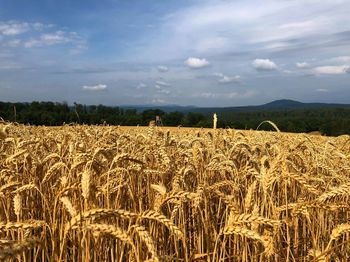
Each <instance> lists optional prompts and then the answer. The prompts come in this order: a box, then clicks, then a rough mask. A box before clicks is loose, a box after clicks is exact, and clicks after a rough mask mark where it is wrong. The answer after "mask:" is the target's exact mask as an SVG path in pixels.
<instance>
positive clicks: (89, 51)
mask: <svg viewBox="0 0 350 262" xmlns="http://www.w3.org/2000/svg"><path fill="white" fill-rule="evenodd" d="M349 14H350V1H349V0H318V1H316V0H263V1H262V0H166V1H165V0H96V1H93V0H84V1H82V0H35V1H23V0H0V101H10V102H30V101H55V102H68V103H69V104H73V103H74V102H77V103H83V104H104V105H113V106H114V105H145V104H154V105H165V104H177V105H195V106H201V107H207V106H242V105H259V104H263V103H267V102H270V101H273V100H277V99H293V100H298V101H302V102H329V103H350V15H349Z"/></svg>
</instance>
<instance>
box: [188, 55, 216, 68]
mask: <svg viewBox="0 0 350 262" xmlns="http://www.w3.org/2000/svg"><path fill="white" fill-rule="evenodd" d="M209 64H210V63H209V62H208V61H207V59H205V58H197V57H189V58H188V59H187V60H186V61H185V65H186V66H188V67H189V68H193V69H199V68H203V67H206V66H208V65H209Z"/></svg>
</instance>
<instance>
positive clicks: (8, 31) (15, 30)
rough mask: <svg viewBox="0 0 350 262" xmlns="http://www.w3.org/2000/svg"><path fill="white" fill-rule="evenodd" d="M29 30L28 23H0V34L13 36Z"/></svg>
mask: <svg viewBox="0 0 350 262" xmlns="http://www.w3.org/2000/svg"><path fill="white" fill-rule="evenodd" d="M29 30H30V24H29V23H18V22H15V21H9V22H0V34H2V35H6V36H14V35H19V34H23V33H25V32H27V31H29Z"/></svg>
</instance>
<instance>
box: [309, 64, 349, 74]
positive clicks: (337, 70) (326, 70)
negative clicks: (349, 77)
mask: <svg viewBox="0 0 350 262" xmlns="http://www.w3.org/2000/svg"><path fill="white" fill-rule="evenodd" d="M349 70H350V67H349V66H347V65H342V66H319V67H315V68H313V69H312V72H313V73H314V74H315V75H340V74H345V73H347V72H349Z"/></svg>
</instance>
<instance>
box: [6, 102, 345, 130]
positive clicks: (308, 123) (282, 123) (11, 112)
mask: <svg viewBox="0 0 350 262" xmlns="http://www.w3.org/2000/svg"><path fill="white" fill-rule="evenodd" d="M212 113H213V112H208V111H207V110H204V109H203V112H200V109H198V108H196V111H195V112H179V111H175V112H164V111H162V110H160V109H145V110H143V111H142V112H139V111H138V110H137V109H130V108H128V109H126V108H122V107H110V106H104V105H83V104H78V103H74V105H73V106H69V105H68V104H67V103H65V102H63V103H57V102H30V103H10V102H0V117H1V118H2V119H3V120H5V121H12V122H18V123H23V124H30V125H47V126H60V125H64V124H70V123H78V124H88V125H92V124H94V125H101V124H105V125H123V126H136V125H148V123H149V121H151V120H154V119H155V116H160V117H161V119H162V124H163V125H164V126H180V125H181V126H185V127H204V128H205V127H212V117H213V116H212ZM218 119H219V121H218V124H217V126H218V127H219V128H235V129H256V128H257V127H258V126H259V124H260V123H261V122H263V121H265V120H270V121H272V122H274V123H275V124H276V125H277V126H278V128H279V129H280V130H281V131H283V132H298V133H307V132H312V131H319V132H320V133H321V134H323V135H329V136H338V135H342V134H350V108H345V107H344V108H342V107H339V108H334V107H331V108H307V109H305V108H304V109H303V108H301V109H289V110H287V109H284V110H271V111H266V110H257V111H249V112H235V111H225V112H218ZM259 129H262V130H272V127H271V126H269V125H262V126H261V127H260V128H259Z"/></svg>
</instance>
